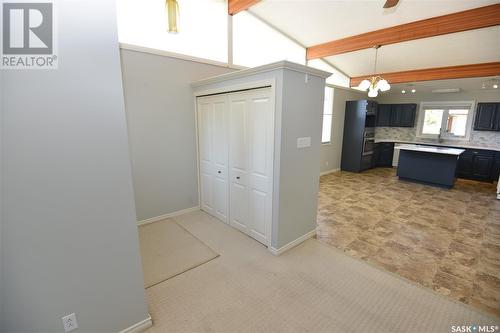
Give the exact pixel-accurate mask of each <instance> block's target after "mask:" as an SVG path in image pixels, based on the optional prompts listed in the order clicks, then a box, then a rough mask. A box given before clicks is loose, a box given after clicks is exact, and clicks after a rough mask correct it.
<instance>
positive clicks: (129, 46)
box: [120, 43, 247, 69]
mask: <svg viewBox="0 0 500 333" xmlns="http://www.w3.org/2000/svg"><path fill="white" fill-rule="evenodd" d="M120 49H122V50H129V51H135V52H141V53H148V54H154V55H158V56H163V57H169V58H176V59H181V60H186V61H192V62H197V63H200V64H207V65H213V66H219V67H224V68H232V69H245V68H247V67H244V66H238V65H232V64H228V63H225V62H220V61H215V60H209V59H203V58H198V57H193V56H189V55H185V54H180V53H175V52H169V51H164V50H160V49H153V48H150V47H145V46H139V45H132V44H126V43H120Z"/></svg>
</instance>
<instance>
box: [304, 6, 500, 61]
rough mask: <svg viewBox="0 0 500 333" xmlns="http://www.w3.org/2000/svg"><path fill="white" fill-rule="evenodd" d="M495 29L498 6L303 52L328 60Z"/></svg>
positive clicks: (327, 44)
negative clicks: (439, 37) (379, 47)
mask: <svg viewBox="0 0 500 333" xmlns="http://www.w3.org/2000/svg"><path fill="white" fill-rule="evenodd" d="M430 5H431V4H430ZM495 25H500V3H498V4H494V5H490V6H485V7H479V8H475V9H470V10H466V11H463V12H457V13H453V14H447V15H443V16H436V17H433V18H429V19H425V20H420V21H414V22H410V23H406V24H401V25H397V26H394V27H390V28H385V29H380V30H375V31H371V32H367V33H363V34H360V35H356V36H351V37H346V38H342V39H338V40H334V41H331V42H328V43H324V44H319V45H315V46H311V47H308V48H307V59H308V60H311V59H316V58H322V57H328V56H332V55H335V54H342V53H347V52H352V51H357V50H363V49H367V48H371V47H373V46H375V45H388V44H394V43H400V42H406V41H409V40H414V39H420V38H427V37H433V36H440V35H446V34H451V33H455V32H461V31H467V30H473V29H480V28H486V27H491V26H495Z"/></svg>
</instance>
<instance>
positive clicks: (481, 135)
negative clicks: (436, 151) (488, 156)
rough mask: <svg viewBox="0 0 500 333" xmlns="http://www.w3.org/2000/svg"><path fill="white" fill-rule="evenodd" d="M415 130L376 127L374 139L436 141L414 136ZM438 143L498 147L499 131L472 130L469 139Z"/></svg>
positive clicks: (499, 143)
mask: <svg viewBox="0 0 500 333" xmlns="http://www.w3.org/2000/svg"><path fill="white" fill-rule="evenodd" d="M416 133H417V130H416V128H415V127H413V128H406V127H376V128H375V140H394V141H396V142H397V141H409V142H420V143H428V144H432V143H438V141H437V140H431V139H421V138H417V137H416ZM439 144H449V145H453V146H463V147H484V148H497V149H498V148H499V147H500V132H489V131H474V130H473V131H472V132H471V136H470V140H469V141H458V140H442V141H440V142H439Z"/></svg>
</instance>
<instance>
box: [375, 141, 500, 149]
mask: <svg viewBox="0 0 500 333" xmlns="http://www.w3.org/2000/svg"><path fill="white" fill-rule="evenodd" d="M379 142H394V143H408V144H413V145H432V146H442V147H453V148H464V149H483V150H494V151H500V147H481V146H472V145H470V146H469V145H467V144H453V143H441V142H436V143H434V142H417V141H405V140H397V139H375V143H379Z"/></svg>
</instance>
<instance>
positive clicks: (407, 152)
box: [395, 144, 465, 188]
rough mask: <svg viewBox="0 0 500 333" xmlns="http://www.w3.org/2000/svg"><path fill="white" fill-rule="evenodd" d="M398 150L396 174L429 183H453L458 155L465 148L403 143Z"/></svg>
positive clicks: (445, 185) (403, 177) (449, 186)
mask: <svg viewBox="0 0 500 333" xmlns="http://www.w3.org/2000/svg"><path fill="white" fill-rule="evenodd" d="M395 148H396V149H399V150H400V153H399V162H398V170H397V176H398V177H399V178H400V179H406V180H412V181H417V182H422V183H426V184H431V185H437V186H443V187H447V188H452V187H453V185H455V174H456V170H457V162H458V157H459V156H460V154H462V153H463V152H464V151H465V149H458V148H445V147H433V146H425V145H413V144H405V145H399V146H397V147H395Z"/></svg>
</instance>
